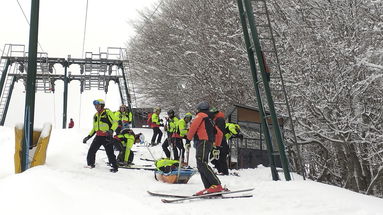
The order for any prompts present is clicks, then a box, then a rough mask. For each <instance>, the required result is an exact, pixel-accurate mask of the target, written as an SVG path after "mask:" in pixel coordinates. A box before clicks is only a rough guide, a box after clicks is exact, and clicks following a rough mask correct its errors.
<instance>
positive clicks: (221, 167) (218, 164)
mask: <svg viewBox="0 0 383 215" xmlns="http://www.w3.org/2000/svg"><path fill="white" fill-rule="evenodd" d="M210 112H211V113H212V114H213V115H212V116H213V120H214V123H215V125H216V126H217V127H218V128H219V129H220V130H221V131H222V133H223V135H224V136H225V137H226V134H227V133H228V132H227V129H226V123H225V115H224V113H223V112H221V111H218V110H217V108H211V109H210ZM216 148H217V149H218V150H219V153H218V159H213V160H212V161H211V163H212V164H214V166H215V168H216V169H217V171H218V173H219V174H222V175H229V168H228V166H227V155H228V154H229V145H228V144H227V140H226V138H222V142H221V146H219V147H216ZM210 157H214V155H213V154H211V155H210Z"/></svg>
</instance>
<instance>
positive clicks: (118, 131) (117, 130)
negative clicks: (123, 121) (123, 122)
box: [116, 126, 121, 135]
mask: <svg viewBox="0 0 383 215" xmlns="http://www.w3.org/2000/svg"><path fill="white" fill-rule="evenodd" d="M120 133H121V127H120V126H118V127H117V128H116V134H117V135H119V134H120Z"/></svg>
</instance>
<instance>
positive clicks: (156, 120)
mask: <svg viewBox="0 0 383 215" xmlns="http://www.w3.org/2000/svg"><path fill="white" fill-rule="evenodd" d="M152 123H154V124H156V125H160V124H161V123H160V118H159V116H158V114H157V113H156V112H154V113H153V114H152Z"/></svg>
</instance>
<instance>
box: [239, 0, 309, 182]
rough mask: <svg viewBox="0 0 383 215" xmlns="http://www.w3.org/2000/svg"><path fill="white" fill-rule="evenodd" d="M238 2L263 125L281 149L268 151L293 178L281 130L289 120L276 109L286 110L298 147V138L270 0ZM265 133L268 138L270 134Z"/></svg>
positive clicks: (284, 113)
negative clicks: (272, 21) (285, 120)
mask: <svg viewBox="0 0 383 215" xmlns="http://www.w3.org/2000/svg"><path fill="white" fill-rule="evenodd" d="M237 2H238V8H239V11H240V17H241V22H242V28H243V31H244V38H245V42H246V48H247V51H248V56H249V61H250V67H251V70H252V74H253V79H254V87H255V90H256V91H257V92H256V96H257V103H258V106H259V109H260V111H261V112H263V113H262V114H261V116H263V122H264V124H265V125H263V126H264V127H265V128H266V129H264V131H265V130H266V131H268V133H269V134H271V133H274V137H275V138H273V140H274V141H273V142H277V147H278V151H274V149H273V145H271V146H269V147H268V149H269V150H271V151H269V154H270V153H271V155H269V157H270V158H271V160H272V158H273V155H279V156H280V158H281V163H282V167H283V170H284V174H285V178H286V180H290V173H289V166H288V161H287V157H286V154H285V141H284V139H283V136H282V132H281V127H283V124H286V123H284V122H283V121H284V120H279V119H278V117H277V115H276V113H277V112H278V113H280V114H281V113H283V115H284V118H283V119H286V118H287V121H288V123H287V126H288V127H286V128H285V134H286V135H288V136H289V137H290V140H291V142H293V143H292V144H295V146H296V147H297V144H296V143H297V140H296V135H295V130H294V125H293V120H292V114H291V108H290V105H289V102H288V97H287V92H286V89H285V84H284V80H283V75H282V69H281V64H280V61H279V58H278V52H277V48H276V45H275V39H274V36H273V29H272V26H271V21H270V17H269V12H268V9H267V2H266V0H237ZM258 75H260V76H261V79H258ZM263 101H266V102H263ZM270 124H271V125H270ZM286 135H285V136H286ZM265 136H266V140H267V138H268V137H267V134H265ZM266 142H267V141H266ZM270 142H271V141H270ZM271 144H272V143H271ZM296 150H297V154H298V157H299V160H300V159H301V158H300V151H299V148H298V147H297V149H296ZM272 162H273V161H272ZM299 163H300V164H299V165H297V166H299V167H300V168H298V171H299V170H300V171H301V172H302V175H303V177H304V171H303V168H302V165H301V163H302V162H301V160H300V162H299ZM273 174H275V173H273Z"/></svg>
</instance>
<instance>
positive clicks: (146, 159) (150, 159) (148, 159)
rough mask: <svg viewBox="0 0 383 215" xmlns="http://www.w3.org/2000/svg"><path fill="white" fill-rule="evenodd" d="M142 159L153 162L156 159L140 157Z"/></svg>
mask: <svg viewBox="0 0 383 215" xmlns="http://www.w3.org/2000/svg"><path fill="white" fill-rule="evenodd" d="M140 160H143V161H151V162H154V161H155V160H153V159H148V158H140Z"/></svg>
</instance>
